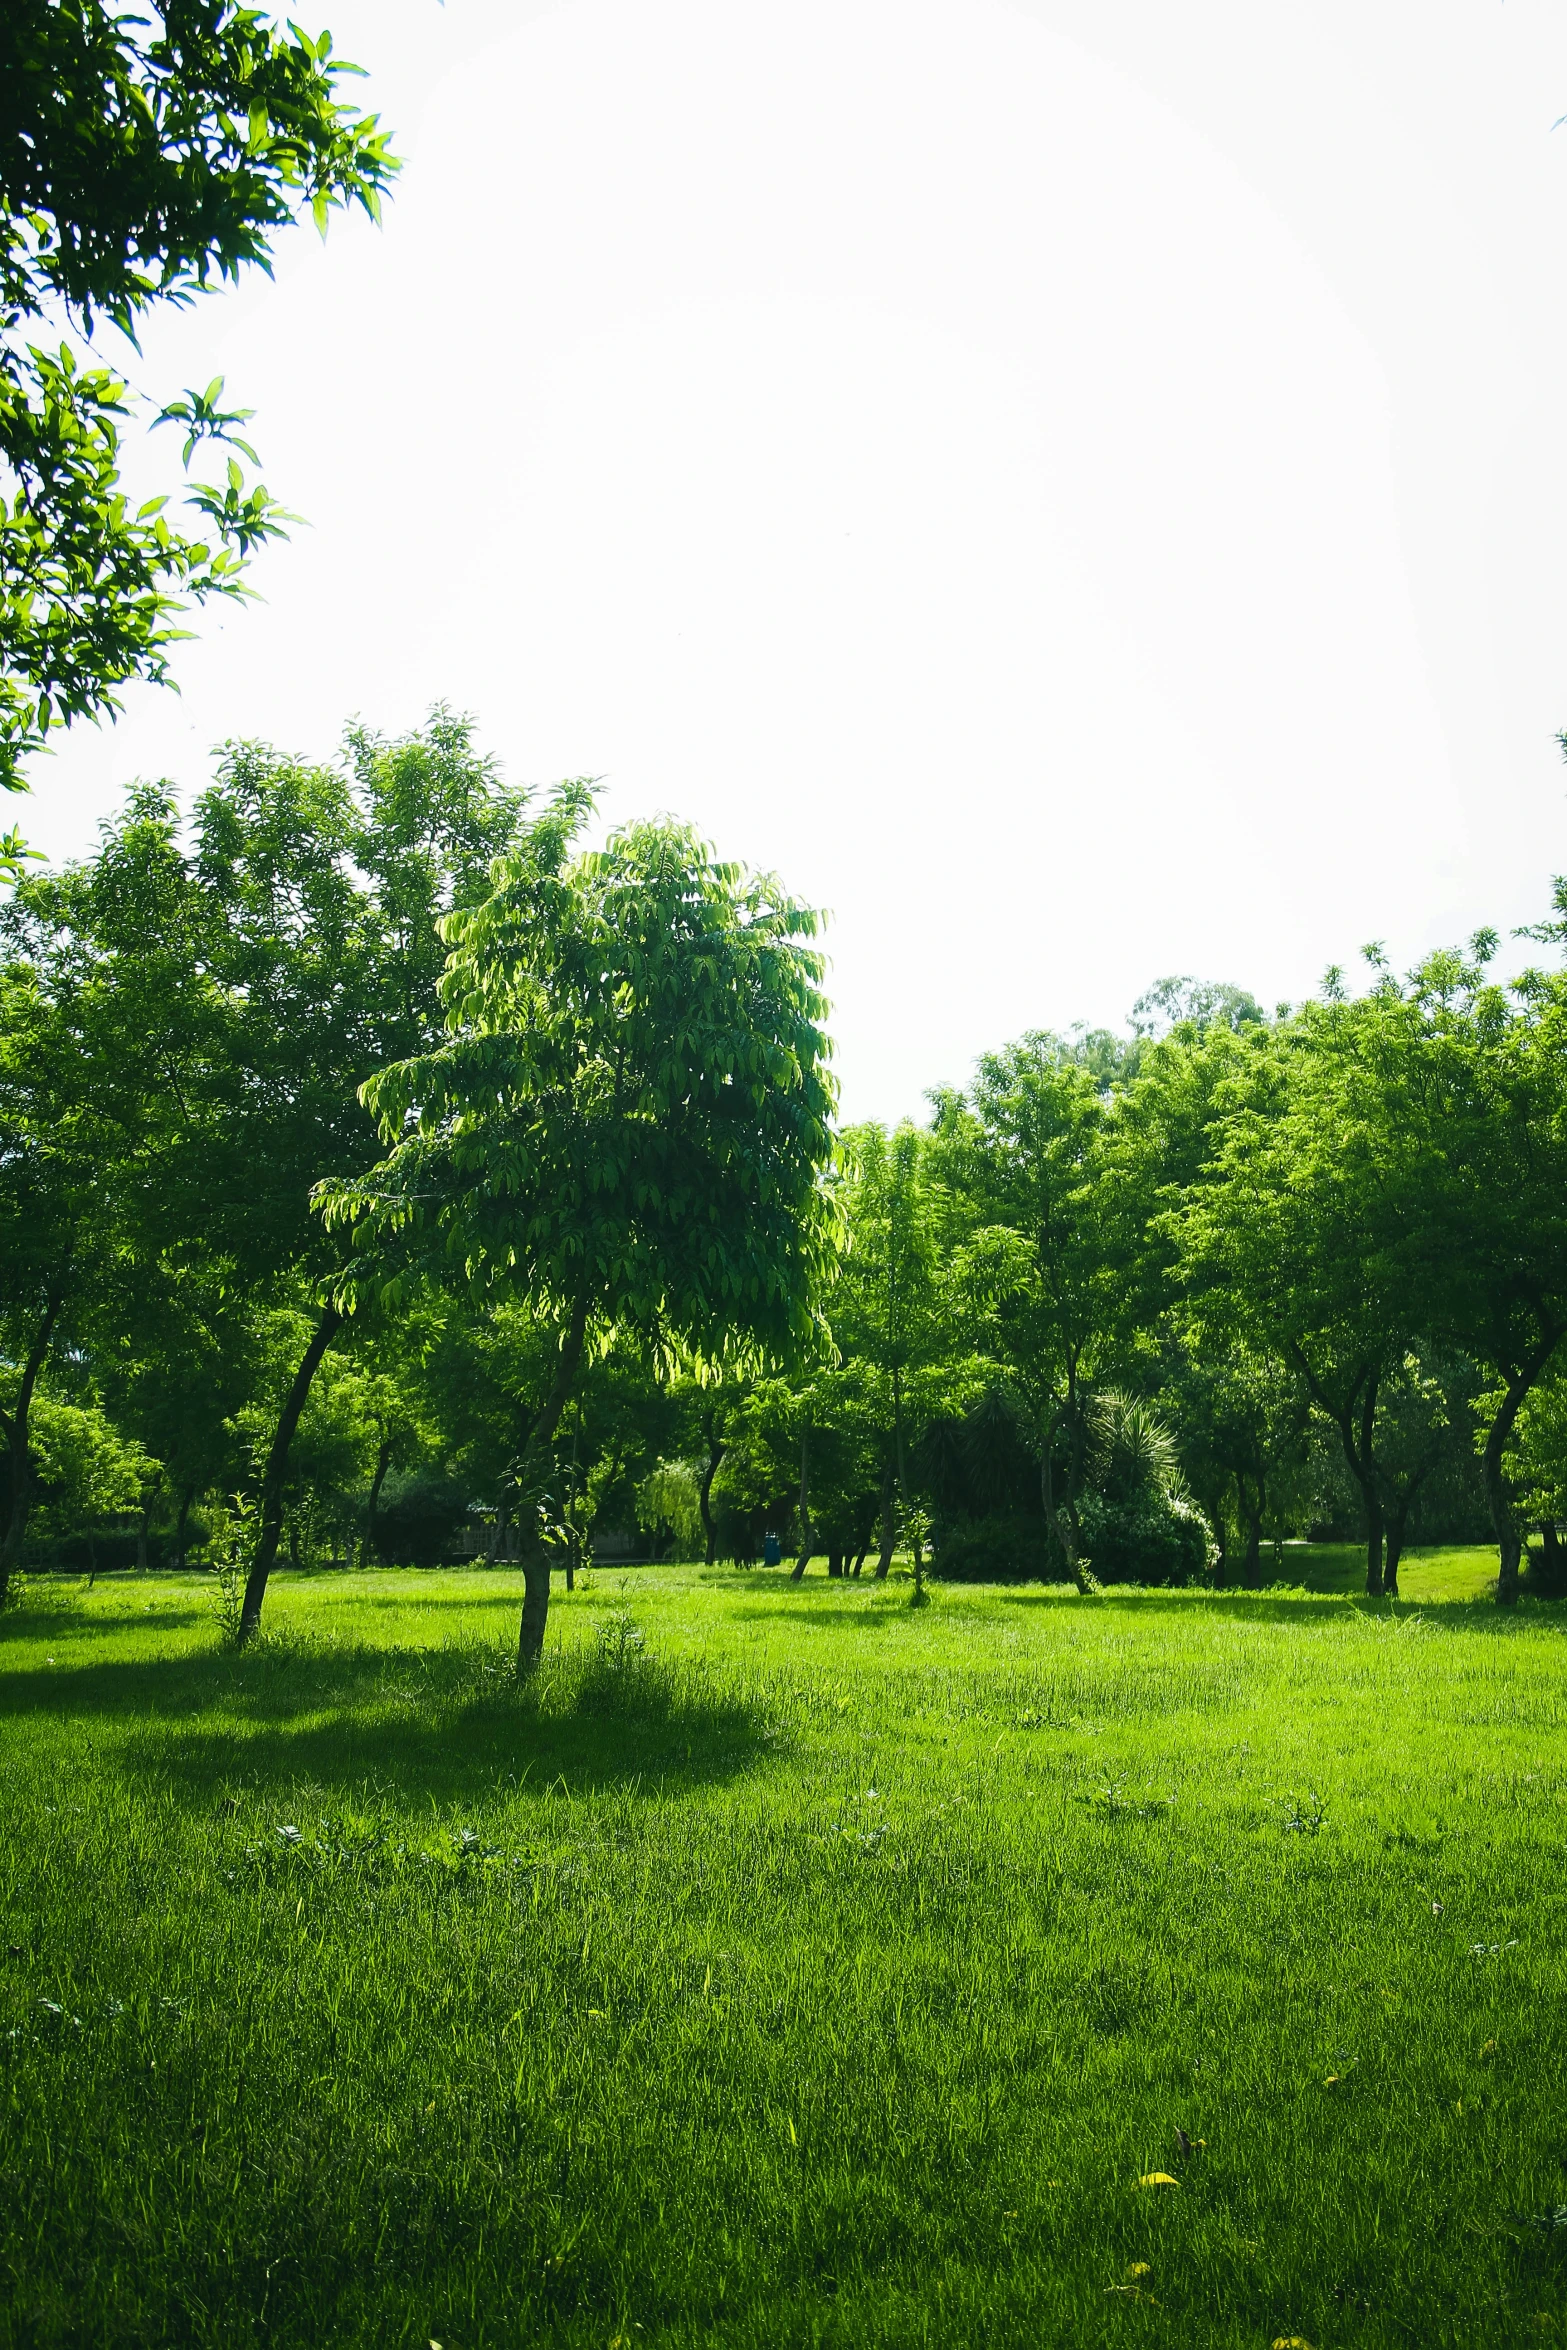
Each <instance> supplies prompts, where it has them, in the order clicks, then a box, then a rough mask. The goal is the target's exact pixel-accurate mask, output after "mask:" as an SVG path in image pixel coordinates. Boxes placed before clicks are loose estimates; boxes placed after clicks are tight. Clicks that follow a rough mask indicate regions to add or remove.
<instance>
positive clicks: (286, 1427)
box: [239, 1306, 343, 1641]
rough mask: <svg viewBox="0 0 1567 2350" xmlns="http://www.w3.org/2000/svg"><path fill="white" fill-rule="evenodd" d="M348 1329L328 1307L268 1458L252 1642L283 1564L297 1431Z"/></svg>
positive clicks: (245, 1619) (249, 1606) (252, 1579)
mask: <svg viewBox="0 0 1567 2350" xmlns="http://www.w3.org/2000/svg"><path fill="white" fill-rule="evenodd" d="M342 1327H343V1316H342V1314H340V1313H339V1311H338V1309H337V1307H336V1306H323V1307H322V1309H321V1318H320V1320H319V1321H318V1322H317V1324H316V1326H315V1329H314V1330H313V1331H312V1333H311V1337H310V1344H309V1345H308V1346H307V1347H306V1349H305V1351H304V1355H303V1357H302V1359H301V1361H300V1365H299V1369H298V1370H297V1371H296V1372H295V1373H294V1379H293V1384H292V1386H291V1387H290V1388H289V1391H288V1394H287V1395H286V1396H285V1397H284V1399H283V1409H282V1411H281V1412H280V1413H279V1414H278V1423H277V1427H276V1428H275V1429H274V1430H273V1434H272V1447H271V1450H270V1451H269V1452H268V1454H267V1465H266V1468H265V1470H264V1471H263V1473H262V1478H261V1531H260V1533H259V1535H258V1536H257V1539H256V1554H255V1557H254V1558H253V1559H252V1561H251V1565H250V1573H249V1575H248V1576H247V1577H246V1579H245V1603H244V1606H243V1607H242V1608H241V1609H240V1617H239V1636H240V1639H241V1640H242V1641H244V1640H249V1639H250V1638H251V1637H252V1636H253V1634H255V1633H256V1632H258V1631H259V1630H260V1629H261V1606H262V1602H263V1600H264V1599H265V1598H266V1596H267V1577H268V1576H269V1575H270V1574H271V1572H272V1569H273V1567H274V1566H275V1565H276V1563H277V1550H278V1543H279V1541H280V1539H281V1537H282V1533H283V1486H284V1482H285V1480H286V1478H287V1476H288V1454H289V1447H290V1446H291V1445H292V1443H293V1441H294V1431H295V1429H296V1428H297V1427H298V1426H299V1415H300V1413H301V1412H302V1411H303V1410H304V1408H305V1403H306V1400H307V1399H308V1397H309V1394H310V1383H311V1381H312V1380H313V1379H314V1377H315V1375H316V1373H317V1371H319V1370H320V1368H321V1363H322V1359H323V1358H324V1356H325V1354H326V1350H327V1348H328V1347H329V1346H330V1345H331V1343H332V1341H333V1339H334V1338H335V1337H336V1336H337V1334H338V1332H339V1330H341V1329H342Z"/></svg>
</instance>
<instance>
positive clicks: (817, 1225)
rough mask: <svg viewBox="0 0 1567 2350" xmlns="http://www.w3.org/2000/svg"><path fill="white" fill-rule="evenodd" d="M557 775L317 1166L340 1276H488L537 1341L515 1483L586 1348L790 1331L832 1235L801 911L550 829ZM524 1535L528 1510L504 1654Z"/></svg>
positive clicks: (660, 840)
mask: <svg viewBox="0 0 1567 2350" xmlns="http://www.w3.org/2000/svg"><path fill="white" fill-rule="evenodd" d="M591 800H592V795H591V791H590V790H589V788H588V787H587V786H586V785H582V784H576V785H565V786H562V787H561V788H560V789H559V790H558V791H557V793H556V795H555V797H554V799H553V801H552V803H551V805H550V806H549V807H548V808H547V809H546V810H545V811H544V812H543V813H542V814H541V815H540V816H539V817H538V818H537V819H535V821H534V822H533V823H532V824H531V825H530V826H529V827H528V830H527V832H526V834H525V836H524V837H523V838H522V840H521V841H520V843H519V845H518V846H517V847H516V848H515V849H514V850H513V851H511V852H510V853H509V854H508V855H507V856H505V857H504V858H502V859H501V860H500V862H499V864H498V866H497V868H496V877H495V887H494V889H493V892H492V893H491V895H490V896H489V897H488V898H487V899H486V900H485V901H484V903H483V904H481V905H479V906H476V907H474V908H472V909H470V910H466V911H462V912H459V913H456V914H453V915H452V916H451V917H450V918H449V919H448V920H447V922H446V924H445V926H444V927H445V935H446V938H447V940H448V942H449V944H450V946H451V950H452V954H451V964H450V968H449V970H448V973H447V976H446V979H445V980H444V982H443V993H444V995H445V998H446V1002H447V1005H448V1009H449V1016H450V1021H451V1027H452V1033H451V1036H450V1037H449V1039H448V1041H447V1042H446V1043H445V1044H443V1045H441V1046H440V1047H439V1048H438V1049H436V1050H434V1051H432V1052H426V1053H423V1054H420V1055H419V1056H417V1057H416V1058H414V1059H411V1060H408V1061H404V1062H402V1063H400V1064H398V1065H397V1066H394V1067H392V1068H388V1069H385V1070H383V1071H381V1072H380V1074H379V1075H377V1076H376V1077H374V1078H373V1079H372V1080H371V1081H370V1082H369V1083H368V1084H367V1086H366V1087H365V1098H366V1100H367V1101H368V1102H369V1103H370V1105H371V1107H372V1108H373V1109H374V1111H375V1112H376V1115H377V1116H378V1118H379V1119H380V1122H381V1132H382V1135H383V1138H384V1140H385V1142H386V1144H387V1146H388V1153H387V1156H386V1157H385V1158H384V1159H383V1160H382V1161H381V1163H380V1164H379V1165H377V1166H376V1167H374V1168H373V1169H372V1170H370V1171H369V1172H368V1173H367V1174H365V1175H363V1176H360V1177H357V1178H353V1179H347V1180H338V1181H336V1182H330V1183H328V1184H326V1185H324V1186H323V1188H322V1192H321V1200H322V1205H323V1208H324V1211H325V1217H324V1220H325V1222H326V1224H327V1226H328V1228H329V1229H334V1230H336V1229H341V1228H342V1227H344V1226H348V1227H351V1228H353V1230H354V1235H355V1239H356V1242H357V1249H356V1254H355V1260H354V1263H353V1266H352V1269H351V1270H349V1271H347V1272H345V1274H344V1275H343V1277H342V1279H341V1282H340V1285H339V1292H338V1294H339V1296H340V1297H342V1298H343V1299H345V1300H348V1299H352V1298H354V1297H357V1296H359V1295H362V1294H364V1293H365V1291H366V1290H372V1291H374V1292H375V1293H376V1294H377V1295H380V1296H383V1297H387V1298H390V1299H395V1298H396V1297H397V1296H398V1295H400V1294H402V1293H404V1292H405V1291H406V1290H407V1289H408V1288H409V1287H410V1286H411V1285H412V1284H414V1283H416V1282H418V1281H420V1280H423V1279H428V1278H437V1279H439V1278H443V1277H444V1278H446V1279H455V1280H457V1281H459V1282H461V1283H463V1284H465V1285H472V1286H474V1287H476V1288H477V1289H479V1290H480V1291H481V1292H483V1291H486V1290H488V1291H496V1290H499V1291H502V1292H504V1291H508V1290H509V1291H514V1292H516V1293H518V1294H520V1295H521V1296H522V1297H524V1298H525V1299H526V1300H527V1302H528V1304H529V1306H530V1307H531V1309H532V1310H533V1312H534V1313H535V1314H536V1315H537V1317H538V1318H539V1320H540V1322H541V1323H542V1324H543V1325H544V1326H545V1327H546V1328H548V1330H549V1331H550V1333H551V1337H552V1344H551V1347H550V1351H549V1354H548V1357H547V1361H546V1364H545V1366H543V1367H542V1369H541V1376H540V1380H539V1384H538V1387H537V1388H536V1389H535V1391H534V1395H533V1398H532V1401H531V1408H530V1410H529V1411H528V1413H527V1414H526V1417H525V1419H524V1421H523V1424H522V1426H521V1428H520V1430H519V1434H518V1444H517V1451H516V1455H515V1466H514V1480H515V1484H516V1487H517V1490H518V1493H519V1496H520V1497H521V1500H522V1502H523V1504H524V1506H525V1508H527V1509H533V1508H535V1507H536V1501H537V1496H538V1495H539V1494H540V1492H541V1491H542V1489H543V1483H544V1479H545V1477H546V1474H547V1469H548V1464H549V1459H550V1450H551V1446H552V1442H553V1439H554V1436H555V1432H556V1429H557V1427H558V1426H559V1423H560V1420H561V1415H562V1413H563V1412H564V1410H565V1408H566V1405H567V1402H568V1401H569V1399H570V1397H571V1395H572V1393H573V1391H574V1389H575V1387H576V1384H577V1381H578V1378H579V1375H580V1372H581V1369H582V1365H583V1362H584V1359H585V1357H586V1356H588V1355H590V1354H591V1353H593V1352H594V1351H597V1350H602V1349H604V1348H607V1347H608V1346H609V1345H611V1344H612V1343H613V1341H614V1340H615V1338H616V1337H617V1336H618V1335H621V1334H623V1333H624V1334H627V1335H629V1336H631V1337H633V1338H634V1339H636V1340H637V1341H638V1342H640V1343H641V1344H643V1345H645V1346H646V1347H647V1348H648V1349H649V1351H650V1354H651V1356H652V1358H653V1359H654V1361H655V1362H658V1363H662V1364H667V1365H669V1366H670V1367H676V1366H677V1365H679V1364H680V1363H682V1362H684V1363H686V1364H688V1365H690V1366H691V1367H700V1366H714V1367H717V1366H722V1365H724V1364H727V1363H732V1362H744V1361H747V1360H756V1359H759V1358H765V1357H769V1356H772V1357H783V1356H787V1355H789V1354H791V1353H793V1352H795V1351H797V1350H798V1349H800V1348H801V1347H802V1346H806V1345H811V1344H815V1343H817V1341H818V1339H819V1334H820V1329H821V1314H820V1298H821V1294H822V1290H823V1287H824V1284H825V1282H826V1280H827V1278H828V1276H829V1275H830V1272H831V1269H832V1265H833V1262H834V1259H835V1254H836V1248H837V1219H836V1213H835V1209H834V1205H833V1202H832V1199H831V1196H830V1193H829V1191H828V1188H827V1186H826V1184H825V1181H824V1175H825V1170H826V1168H827V1165H828V1161H829V1157H830V1152H831V1129H830V1124H829V1120H830V1117H831V1112H832V1106H833V1098H834V1094H833V1084H832V1079H831V1077H830V1075H829V1073H828V1069H827V1054H828V1050H829V1048H828V1044H827V1039H826V1037H825V1035H824V1033H823V1030H822V1026H821V1021H822V1017H823V1014H824V1011H825V1005H824V1002H823V999H822V997H821V994H820V992H819V984H818V983H819V978H820V970H821V964H820V957H819V956H818V955H817V954H816V953H815V951H814V950H813V949H811V948H810V947H809V946H808V945H807V944H805V943H804V942H805V941H807V940H809V939H810V938H811V937H812V936H813V935H814V932H815V929H816V917H815V916H814V915H813V914H812V913H810V912H809V911H808V910H807V909H806V908H805V907H803V906H800V905H798V904H796V903H795V902H793V901H792V900H791V899H789V898H788V897H786V896H785V894H784V893H783V892H782V890H781V889H780V888H779V887H778V885H777V884H776V883H775V882H773V881H771V880H768V879H756V878H752V877H748V876H747V875H746V874H745V873H744V872H743V870H742V869H740V868H739V867H736V866H733V865H722V864H719V863H717V862H715V860H714V859H713V857H712V856H711V854H710V852H709V851H708V850H707V849H706V848H705V847H704V846H703V845H702V843H700V842H699V841H698V840H696V839H695V838H694V836H693V835H692V834H690V833H689V832H687V831H686V830H684V829H683V828H681V827H678V826H676V825H673V824H667V823H666V824H639V825H633V826H631V827H629V828H627V829H626V830H625V831H623V832H619V833H617V834H615V835H614V836H613V837H612V839H611V840H610V842H609V844H608V845H607V847H606V848H605V849H603V850H602V851H600V852H598V853H596V854H580V853H575V854H574V851H575V847H576V842H577V837H578V834H579V832H580V830H581V827H582V825H583V823H584V821H585V819H586V817H587V815H588V812H589V809H590V806H591ZM549 1569H550V1557H549V1550H548V1548H547V1547H546V1545H545V1544H544V1543H543V1541H542V1540H540V1539H539V1538H538V1537H537V1533H536V1532H535V1531H533V1530H531V1529H530V1532H529V1539H528V1542H527V1546H526V1549H525V1552H524V1558H523V1575H524V1586H525V1598H524V1604H523V1614H522V1623H521V1629H520V1633H519V1641H518V1654H519V1661H520V1663H521V1664H522V1665H524V1666H526V1665H528V1664H530V1663H532V1662H533V1661H534V1660H535V1659H536V1658H537V1657H538V1656H539V1655H540V1654H541V1652H542V1648H543V1642H544V1633H545V1625H546V1620H547V1615H548V1608H549Z"/></svg>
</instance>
